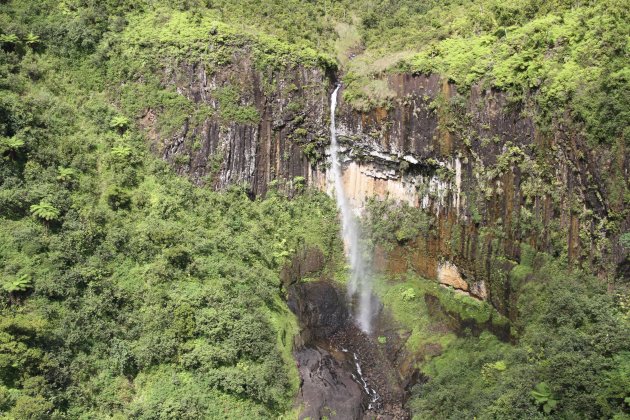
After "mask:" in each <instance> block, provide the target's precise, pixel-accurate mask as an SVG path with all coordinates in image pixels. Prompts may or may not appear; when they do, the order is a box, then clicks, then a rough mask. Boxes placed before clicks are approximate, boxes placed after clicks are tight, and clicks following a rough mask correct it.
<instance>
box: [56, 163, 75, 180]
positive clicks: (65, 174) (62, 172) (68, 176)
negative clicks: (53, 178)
mask: <svg viewBox="0 0 630 420" xmlns="http://www.w3.org/2000/svg"><path fill="white" fill-rule="evenodd" d="M58 173H59V175H57V181H61V182H67V181H70V180H72V178H74V175H75V171H74V169H72V168H64V167H63V166H61V167H60V168H59V169H58Z"/></svg>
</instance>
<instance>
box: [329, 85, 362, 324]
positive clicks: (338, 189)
mask: <svg viewBox="0 0 630 420" xmlns="http://www.w3.org/2000/svg"><path fill="white" fill-rule="evenodd" d="M340 87H341V86H339V85H338V86H337V87H336V88H335V91H334V92H333V93H332V95H331V97H330V156H331V160H332V168H331V169H332V170H331V173H332V177H333V180H334V186H335V197H336V199H337V207H338V208H339V211H340V212H341V226H342V234H343V240H344V243H345V245H346V254H347V258H348V262H349V263H350V281H348V297H349V298H350V299H351V300H352V299H353V298H354V297H355V296H356V295H357V294H358V298H359V299H358V308H357V310H356V311H355V316H356V318H357V320H358V324H359V327H360V328H361V329H362V330H363V331H364V332H366V333H369V332H370V330H371V325H370V324H371V320H372V308H371V304H372V282H371V278H370V276H369V274H368V272H367V270H366V267H367V264H366V261H365V258H364V253H363V249H362V246H361V235H360V227H359V224H358V223H357V219H356V215H355V214H354V209H353V208H352V206H351V205H350V202H349V201H348V198H347V197H346V193H345V190H344V186H343V178H342V169H341V162H340V161H339V145H338V144H337V129H336V126H335V110H336V109H337V92H338V91H339V88H340Z"/></svg>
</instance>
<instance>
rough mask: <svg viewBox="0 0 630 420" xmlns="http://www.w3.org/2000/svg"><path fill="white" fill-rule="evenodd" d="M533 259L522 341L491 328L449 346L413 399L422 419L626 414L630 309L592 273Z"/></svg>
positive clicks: (520, 324)
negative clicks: (502, 339) (629, 311)
mask: <svg viewBox="0 0 630 420" xmlns="http://www.w3.org/2000/svg"><path fill="white" fill-rule="evenodd" d="M530 263H531V264H532V266H530V267H529V271H530V272H531V273H532V277H531V279H530V280H529V281H528V282H525V283H523V284H521V285H520V286H519V299H518V314H519V316H518V319H517V320H516V322H515V324H514V326H515V333H516V334H517V335H518V342H517V344H515V345H510V344H506V343H502V342H500V341H499V340H498V339H497V338H496V337H494V336H493V335H491V334H490V333H488V332H484V333H482V335H481V336H480V337H479V338H475V337H471V336H464V337H461V338H457V339H455V340H452V341H450V342H449V343H448V347H447V348H446V350H445V351H444V352H443V353H442V354H441V355H440V356H437V357H435V358H432V359H431V360H430V361H429V362H428V363H427V364H426V365H425V366H424V367H423V371H424V372H425V374H427V375H428V376H429V377H430V378H431V379H430V380H429V382H428V383H427V384H425V385H423V386H421V387H418V388H417V389H416V393H415V395H414V396H413V397H412V398H411V401H410V406H411V408H412V410H413V412H414V415H415V416H416V417H417V418H429V417H436V418H453V419H454V418H473V417H476V418H478V419H490V418H544V417H545V416H547V415H550V416H551V417H553V418H579V419H582V418H584V419H590V418H615V419H623V418H627V410H628V405H627V398H628V395H629V394H628V392H629V391H630V386H629V385H630V383H628V380H627V376H624V375H626V374H627V372H628V368H629V366H630V352H629V351H628V343H627V337H628V335H629V334H630V325H629V324H628V320H627V308H624V306H623V305H621V304H615V303H614V302H613V299H612V297H611V296H610V295H608V294H607V293H606V290H605V287H604V285H602V284H601V283H600V282H598V281H597V279H595V278H594V277H593V276H590V275H587V274H585V273H583V272H575V271H574V272H572V273H568V272H567V271H566V269H564V268H563V267H561V266H560V265H559V264H558V263H557V262H555V261H554V260H552V259H551V258H550V257H548V256H546V255H543V254H538V255H535V256H534V257H533V258H532V260H531V261H530ZM624 377H625V379H622V378H624Z"/></svg>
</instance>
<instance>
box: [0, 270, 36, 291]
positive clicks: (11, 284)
mask: <svg viewBox="0 0 630 420" xmlns="http://www.w3.org/2000/svg"><path fill="white" fill-rule="evenodd" d="M2 288H3V289H4V290H5V291H7V292H9V293H15V292H25V291H27V290H28V289H30V288H31V277H30V276H29V275H28V274H23V275H21V276H20V277H17V278H14V279H13V280H9V281H8V282H6V283H4V284H3V285H2Z"/></svg>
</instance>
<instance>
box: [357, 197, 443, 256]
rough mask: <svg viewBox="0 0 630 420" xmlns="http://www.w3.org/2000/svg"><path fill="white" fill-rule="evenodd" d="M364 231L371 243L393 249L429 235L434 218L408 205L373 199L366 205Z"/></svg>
mask: <svg viewBox="0 0 630 420" xmlns="http://www.w3.org/2000/svg"><path fill="white" fill-rule="evenodd" d="M363 224H364V225H365V226H364V231H365V232H366V234H367V237H368V239H369V241H370V242H371V243H372V245H374V244H379V245H383V246H385V247H387V248H391V247H392V246H393V245H394V244H405V243H406V242H408V241H410V240H412V239H415V238H416V237H417V236H418V235H428V234H429V230H430V229H431V224H432V218H431V216H430V215H428V214H427V213H426V212H424V211H423V210H422V209H420V208H416V207H412V206H410V205H409V204H407V203H396V202H395V201H392V200H380V199H378V198H372V199H370V200H369V201H368V202H367V205H366V218H365V220H364V221H363Z"/></svg>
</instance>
